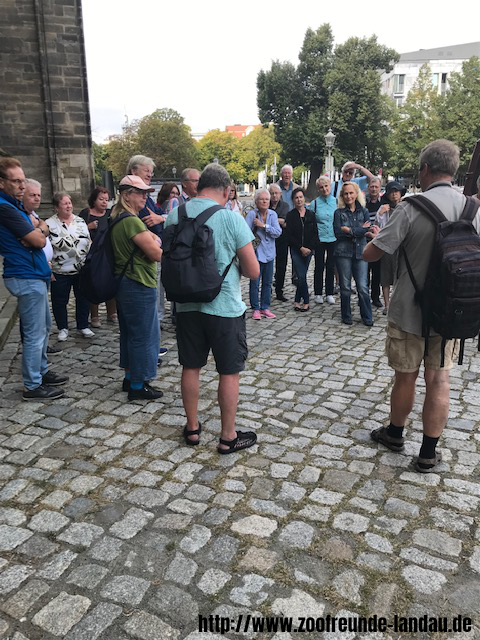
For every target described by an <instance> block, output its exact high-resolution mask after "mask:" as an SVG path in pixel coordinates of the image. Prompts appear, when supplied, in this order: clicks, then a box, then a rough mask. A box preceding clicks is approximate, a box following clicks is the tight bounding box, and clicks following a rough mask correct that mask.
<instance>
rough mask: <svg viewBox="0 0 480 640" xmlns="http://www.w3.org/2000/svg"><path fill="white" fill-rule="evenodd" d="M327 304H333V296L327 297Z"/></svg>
mask: <svg viewBox="0 0 480 640" xmlns="http://www.w3.org/2000/svg"><path fill="white" fill-rule="evenodd" d="M327 302H328V304H335V298H334V297H333V296H327Z"/></svg>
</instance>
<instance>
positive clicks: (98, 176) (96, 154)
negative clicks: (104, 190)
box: [92, 142, 107, 184]
mask: <svg viewBox="0 0 480 640" xmlns="http://www.w3.org/2000/svg"><path fill="white" fill-rule="evenodd" d="M92 151H93V167H94V170H95V184H102V171H107V146H106V145H105V144H98V143H97V142H93V143H92Z"/></svg>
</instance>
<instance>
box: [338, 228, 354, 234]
mask: <svg viewBox="0 0 480 640" xmlns="http://www.w3.org/2000/svg"><path fill="white" fill-rule="evenodd" d="M340 231H343V233H352V230H351V229H350V227H340Z"/></svg>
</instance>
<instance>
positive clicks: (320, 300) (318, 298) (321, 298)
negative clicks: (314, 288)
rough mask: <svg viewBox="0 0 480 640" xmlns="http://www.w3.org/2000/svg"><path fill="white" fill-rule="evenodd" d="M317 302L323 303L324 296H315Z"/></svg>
mask: <svg viewBox="0 0 480 640" xmlns="http://www.w3.org/2000/svg"><path fill="white" fill-rule="evenodd" d="M315 302H316V303H317V304H323V296H315Z"/></svg>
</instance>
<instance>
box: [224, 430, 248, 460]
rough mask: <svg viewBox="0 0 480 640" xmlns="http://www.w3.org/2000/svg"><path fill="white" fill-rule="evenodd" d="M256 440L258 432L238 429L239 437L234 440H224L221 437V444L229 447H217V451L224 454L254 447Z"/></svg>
mask: <svg viewBox="0 0 480 640" xmlns="http://www.w3.org/2000/svg"><path fill="white" fill-rule="evenodd" d="M256 442H257V434H256V433H255V432H254V431H237V437H236V438H234V439H233V440H223V439H222V438H220V444H224V445H225V446H226V447H228V449H222V448H221V447H217V451H218V453H220V454H221V455H222V456H223V455H226V454H228V453H235V452H236V451H240V450H241V449H248V448H249V447H253V445H254V444H256Z"/></svg>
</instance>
